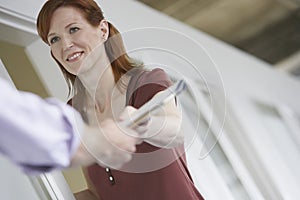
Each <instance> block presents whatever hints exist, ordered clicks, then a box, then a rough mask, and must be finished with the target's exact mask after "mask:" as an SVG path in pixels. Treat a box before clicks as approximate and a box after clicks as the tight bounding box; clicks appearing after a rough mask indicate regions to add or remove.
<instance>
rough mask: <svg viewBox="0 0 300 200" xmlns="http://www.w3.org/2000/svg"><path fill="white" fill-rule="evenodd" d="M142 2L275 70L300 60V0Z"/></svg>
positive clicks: (161, 0)
mask: <svg viewBox="0 0 300 200" xmlns="http://www.w3.org/2000/svg"><path fill="white" fill-rule="evenodd" d="M139 1H140V2H142V3H144V4H146V5H148V6H150V7H152V8H154V9H156V10H159V11H161V12H163V13H165V14H166V15H169V16H171V17H174V18H175V19H177V20H179V21H182V22H184V23H186V24H188V25H190V26H193V27H195V28H197V29H199V30H201V31H203V32H206V33H208V34H210V35H212V36H214V37H216V38H218V39H220V40H222V41H224V42H227V43H229V44H232V45H233V46H236V47H237V48H239V49H241V50H243V51H246V52H248V53H250V54H252V55H254V56H256V57H258V58H260V59H262V60H264V61H266V62H268V63H270V64H272V65H274V66H275V65H279V64H280V63H283V62H285V63H287V62H286V61H287V60H289V59H290V58H293V59H294V60H295V56H294V55H297V60H299V59H298V57H300V56H298V54H299V55H300V53H298V51H299V50H300V25H299V24H300V10H299V8H300V0H139ZM290 63H293V64H294V65H295V62H290ZM296 65H297V66H296V67H294V68H293V70H294V72H295V71H297V70H296V69H299V68H300V60H299V62H297V63H296ZM293 70H291V72H293ZM298 71H300V70H298Z"/></svg>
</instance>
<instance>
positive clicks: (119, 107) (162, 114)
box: [37, 0, 202, 200]
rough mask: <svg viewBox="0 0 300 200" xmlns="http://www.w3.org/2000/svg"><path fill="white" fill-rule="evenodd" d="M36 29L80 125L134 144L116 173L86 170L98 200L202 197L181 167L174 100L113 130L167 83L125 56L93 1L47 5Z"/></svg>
mask: <svg viewBox="0 0 300 200" xmlns="http://www.w3.org/2000/svg"><path fill="white" fill-rule="evenodd" d="M37 28H38V33H39V35H40V37H41V38H42V39H43V41H44V42H45V43H47V44H48V45H49V46H50V49H51V55H52V57H53V58H54V59H55V60H56V62H57V63H58V65H59V66H60V68H61V70H62V72H63V73H64V75H65V78H66V80H67V82H68V84H69V88H70V90H71V89H73V90H72V91H73V94H72V100H71V101H72V105H73V106H74V107H75V108H76V109H77V110H79V112H80V113H81V115H82V116H83V118H84V119H85V121H86V122H87V123H89V124H90V125H93V126H100V128H103V130H110V131H108V132H107V133H105V134H106V136H107V138H108V140H110V139H113V140H114V141H115V140H118V138H112V137H113V135H112V133H114V132H123V133H125V134H130V135H132V136H134V137H135V138H136V140H137V141H139V142H140V144H139V145H137V146H136V153H135V154H134V155H133V159H132V160H131V161H130V162H129V163H127V164H126V165H124V166H123V167H122V168H121V169H119V170H117V169H114V168H112V167H111V166H109V165H108V164H107V163H105V162H102V163H103V165H101V166H100V165H98V164H94V165H92V166H89V167H87V168H85V169H84V171H85V177H86V179H87V182H88V185H89V189H90V191H91V192H92V193H93V194H94V195H95V196H96V197H98V198H99V199H103V200H106V199H124V198H125V199H130V200H140V199H143V200H152V199H164V200H171V199H172V200H173V199H193V200H200V199H202V196H201V194H200V193H199V192H198V191H197V189H196V187H195V186H194V183H193V181H192V178H191V175H190V173H189V171H188V168H187V166H186V159H185V152H184V145H183V141H184V136H183V132H182V131H181V123H182V117H181V112H180V110H179V108H178V107H177V104H176V101H175V99H172V100H171V101H170V102H168V103H166V105H164V106H163V108H162V109H161V110H160V111H159V112H155V113H154V114H152V115H151V117H150V119H149V120H148V121H143V122H142V123H140V124H137V125H135V126H132V127H125V126H118V124H119V122H120V120H122V118H124V116H122V115H121V114H122V113H128V115H131V114H132V113H133V112H135V111H136V109H137V108H139V107H141V106H142V105H143V104H145V103H146V102H148V101H149V100H150V99H151V98H152V97H153V96H155V95H159V93H160V92H161V91H163V90H165V89H167V88H168V87H169V86H170V85H172V82H171V80H170V79H169V77H168V75H167V74H166V73H165V72H164V71H163V70H162V69H158V68H156V69H153V70H152V71H147V70H146V69H144V67H143V65H142V64H141V63H139V62H136V61H135V60H134V59H132V58H130V57H129V56H128V54H127V53H126V51H125V48H124V44H123V41H122V38H121V35H120V34H119V31H118V30H117V29H116V28H115V27H114V26H113V25H112V24H111V23H109V22H108V21H106V20H105V19H104V16H103V14H102V11H101V9H100V8H99V7H98V5H97V4H96V3H95V2H94V1H92V0H48V1H47V2H46V3H45V4H44V6H43V7H42V10H41V11H40V13H39V16H38V22H37ZM116 116H118V117H116ZM119 116H120V117H119ZM114 135H115V134H114ZM141 135H142V136H143V137H141ZM120 139H121V138H120ZM120 142H121V140H120ZM98 163H101V160H99V162H98Z"/></svg>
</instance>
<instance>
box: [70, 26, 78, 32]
mask: <svg viewBox="0 0 300 200" xmlns="http://www.w3.org/2000/svg"><path fill="white" fill-rule="evenodd" d="M78 30H79V28H78V27H73V28H70V33H75V32H77V31H78Z"/></svg>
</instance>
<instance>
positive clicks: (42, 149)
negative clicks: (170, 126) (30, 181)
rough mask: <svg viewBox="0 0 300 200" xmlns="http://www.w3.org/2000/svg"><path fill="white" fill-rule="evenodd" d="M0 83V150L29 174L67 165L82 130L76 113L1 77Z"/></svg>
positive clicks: (56, 101)
mask: <svg viewBox="0 0 300 200" xmlns="http://www.w3.org/2000/svg"><path fill="white" fill-rule="evenodd" d="M0 86H1V96H0V106H1V112H0V127H1V131H0V138H1V139H0V153H1V154H4V155H5V156H7V157H8V158H9V159H10V160H11V161H12V162H13V163H15V164H16V165H18V166H20V167H21V168H22V169H23V171H24V172H26V173H30V174H34V173H41V172H47V171H50V170H52V169H60V168H64V167H67V166H69V164H70V159H71V157H72V156H73V154H74V152H75V150H76V149H77V147H78V145H79V143H80V136H79V133H81V132H82V130H83V122H82V119H81V117H80V115H79V113H77V112H76V111H75V110H74V109H72V108H71V107H70V106H68V105H65V104H64V103H63V102H60V101H58V100H55V99H47V100H46V101H45V100H44V99H41V98H40V97H38V96H37V95H34V94H32V93H27V92H18V91H17V90H16V89H14V88H12V87H10V85H9V84H8V83H7V82H5V81H3V80H1V79H0Z"/></svg>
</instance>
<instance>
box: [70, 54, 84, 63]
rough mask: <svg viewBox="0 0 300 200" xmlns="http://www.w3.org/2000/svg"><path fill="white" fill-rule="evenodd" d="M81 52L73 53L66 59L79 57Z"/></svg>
mask: <svg viewBox="0 0 300 200" xmlns="http://www.w3.org/2000/svg"><path fill="white" fill-rule="evenodd" d="M80 55H81V53H75V54H74V55H73V56H71V57H69V58H68V60H69V61H70V60H74V59H75V58H77V57H79V56H80Z"/></svg>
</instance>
